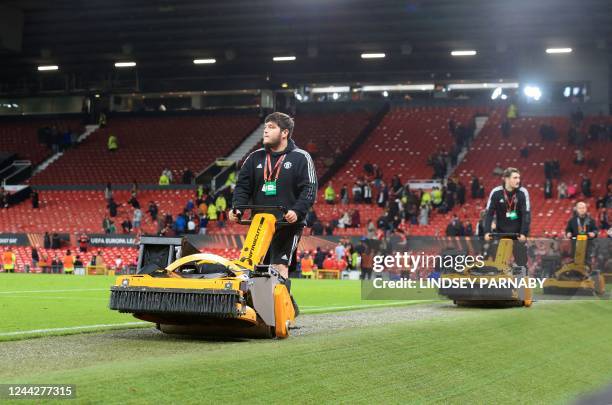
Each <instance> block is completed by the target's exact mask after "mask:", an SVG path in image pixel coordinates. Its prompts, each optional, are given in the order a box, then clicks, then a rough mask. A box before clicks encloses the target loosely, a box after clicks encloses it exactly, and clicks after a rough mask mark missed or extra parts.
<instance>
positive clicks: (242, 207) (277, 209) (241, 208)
mask: <svg viewBox="0 0 612 405" xmlns="http://www.w3.org/2000/svg"><path fill="white" fill-rule="evenodd" d="M245 210H257V211H263V212H266V213H270V214H276V213H280V214H281V215H283V216H284V215H285V214H286V213H287V212H288V211H289V210H288V209H287V208H286V207H283V206H282V205H238V206H236V207H234V208H232V212H233V213H234V214H235V215H236V214H238V211H240V214H239V215H238V224H240V225H251V222H252V219H242V216H243V215H244V211H245ZM270 211H272V212H270ZM276 225H291V223H289V222H287V221H277V222H276Z"/></svg>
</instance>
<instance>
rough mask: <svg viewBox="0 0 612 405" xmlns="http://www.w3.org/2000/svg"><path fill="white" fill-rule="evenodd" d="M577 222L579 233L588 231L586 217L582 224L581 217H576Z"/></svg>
mask: <svg viewBox="0 0 612 405" xmlns="http://www.w3.org/2000/svg"><path fill="white" fill-rule="evenodd" d="M576 222H577V223H578V232H579V233H584V232H586V223H587V220H586V218H585V219H584V223H582V224H581V223H580V217H576Z"/></svg>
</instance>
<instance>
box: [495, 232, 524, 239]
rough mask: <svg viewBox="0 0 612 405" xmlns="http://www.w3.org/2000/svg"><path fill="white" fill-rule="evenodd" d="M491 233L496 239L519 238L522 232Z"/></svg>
mask: <svg viewBox="0 0 612 405" xmlns="http://www.w3.org/2000/svg"><path fill="white" fill-rule="evenodd" d="M489 235H490V236H491V238H494V239H503V238H508V239H518V237H519V236H520V233H516V232H491V233H490V234H489Z"/></svg>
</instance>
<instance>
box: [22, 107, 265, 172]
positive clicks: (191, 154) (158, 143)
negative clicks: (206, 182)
mask: <svg viewBox="0 0 612 405" xmlns="http://www.w3.org/2000/svg"><path fill="white" fill-rule="evenodd" d="M258 123H259V119H258V117H257V116H256V115H255V114H233V115H230V114H226V115H210V116H167V117H159V116H157V117H110V118H109V119H108V126H106V127H105V128H102V129H100V130H98V131H96V132H94V133H93V134H92V135H90V137H89V138H88V139H87V140H86V141H85V142H84V143H83V144H82V145H80V146H79V147H78V148H77V149H74V150H69V151H68V152H67V153H66V154H65V155H64V156H63V157H62V158H61V159H59V160H58V161H56V162H54V163H53V164H52V165H50V166H49V167H48V168H47V169H46V170H44V171H42V172H41V173H39V174H38V175H36V176H35V177H34V178H33V179H32V183H33V184H106V183H107V182H109V181H110V182H112V183H117V184H121V183H130V182H132V181H134V180H135V181H137V182H139V183H157V182H158V179H159V176H160V174H161V172H162V171H163V170H164V169H170V170H171V171H172V172H173V174H174V178H175V181H177V180H176V179H177V178H178V179H180V174H179V173H181V172H182V171H183V169H184V168H186V167H187V168H189V169H190V170H192V171H193V172H194V173H197V172H198V171H200V170H202V169H204V168H205V167H206V166H208V165H209V164H210V163H211V162H213V161H214V160H215V159H216V158H218V157H223V156H226V155H227V154H228V153H229V152H231V151H232V150H233V149H234V148H235V147H236V146H237V145H238V144H239V143H240V141H242V139H244V138H245V137H246V136H247V135H248V134H249V133H251V132H252V131H253V130H254V129H255V128H256V127H257V125H258ZM110 135H115V136H116V137H117V138H118V143H119V148H118V149H117V150H116V151H115V152H109V151H108V148H107V141H108V137H109V136H110Z"/></svg>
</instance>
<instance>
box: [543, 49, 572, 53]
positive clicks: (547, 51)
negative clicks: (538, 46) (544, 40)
mask: <svg viewBox="0 0 612 405" xmlns="http://www.w3.org/2000/svg"><path fill="white" fill-rule="evenodd" d="M572 51H573V49H572V48H546V53H549V54H556V53H572Z"/></svg>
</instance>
